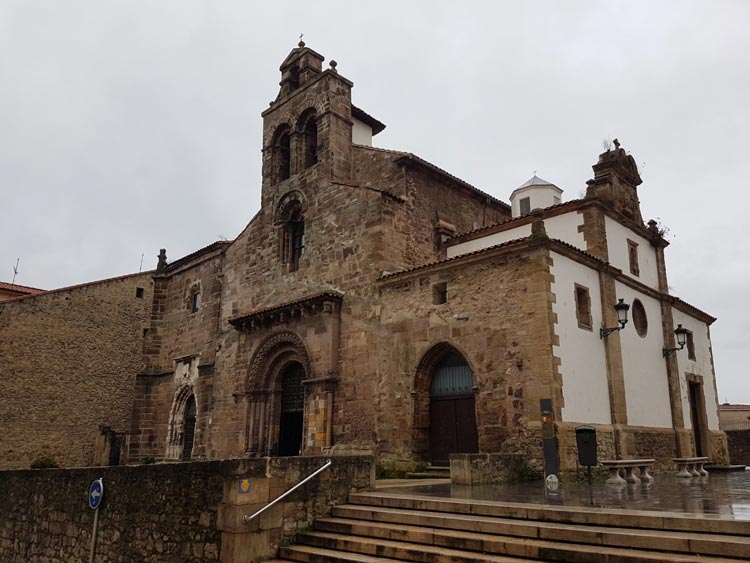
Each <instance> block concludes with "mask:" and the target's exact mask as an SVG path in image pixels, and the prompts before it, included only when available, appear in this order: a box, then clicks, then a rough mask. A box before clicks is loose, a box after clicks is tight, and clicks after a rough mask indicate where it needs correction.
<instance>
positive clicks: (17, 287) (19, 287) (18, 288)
mask: <svg viewBox="0 0 750 563" xmlns="http://www.w3.org/2000/svg"><path fill="white" fill-rule="evenodd" d="M0 288H3V289H10V290H12V291H23V290H30V291H32V292H39V291H47V290H46V289H40V288H38V287H31V286H30V285H21V284H18V283H10V282H4V281H0Z"/></svg>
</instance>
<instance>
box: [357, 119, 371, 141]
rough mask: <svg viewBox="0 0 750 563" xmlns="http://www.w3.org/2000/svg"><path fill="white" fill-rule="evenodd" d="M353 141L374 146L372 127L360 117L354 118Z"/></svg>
mask: <svg viewBox="0 0 750 563" xmlns="http://www.w3.org/2000/svg"><path fill="white" fill-rule="evenodd" d="M352 123H353V125H352V143H354V144H355V145H367V146H368V147H371V146H372V128H371V127H370V126H369V125H365V124H364V123H362V122H361V121H360V120H359V119H355V118H352Z"/></svg>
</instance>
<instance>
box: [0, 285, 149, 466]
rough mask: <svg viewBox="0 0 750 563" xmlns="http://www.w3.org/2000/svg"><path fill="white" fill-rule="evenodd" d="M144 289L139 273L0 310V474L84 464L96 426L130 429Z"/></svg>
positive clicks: (145, 307) (145, 311)
mask: <svg viewBox="0 0 750 563" xmlns="http://www.w3.org/2000/svg"><path fill="white" fill-rule="evenodd" d="M152 287H153V284H152V280H151V274H150V273H144V274H136V275H132V276H125V277H122V278H115V279H111V280H103V281H101V282H94V283H91V284H87V285H82V286H76V287H71V288H67V289H61V290H55V291H51V292H47V293H44V294H41V295H36V296H33V297H26V298H22V299H18V300H14V301H7V302H5V303H3V304H2V305H0V307H2V310H1V311H0V358H2V361H1V362H0V397H2V408H0V428H2V432H0V467H2V468H25V467H29V464H30V463H31V462H32V461H33V460H34V459H36V458H40V457H52V458H54V459H55V460H57V462H58V463H60V464H61V465H63V466H72V465H91V464H92V463H94V461H95V442H96V439H97V436H98V435H99V427H100V425H107V426H110V427H111V428H112V430H114V431H116V432H127V431H128V430H129V429H130V413H131V408H132V405H133V387H134V382H135V375H136V373H138V371H139V370H140V366H141V351H142V340H141V339H142V333H143V330H144V328H145V327H147V326H148V315H149V313H150V306H151V295H152ZM139 290H140V291H139Z"/></svg>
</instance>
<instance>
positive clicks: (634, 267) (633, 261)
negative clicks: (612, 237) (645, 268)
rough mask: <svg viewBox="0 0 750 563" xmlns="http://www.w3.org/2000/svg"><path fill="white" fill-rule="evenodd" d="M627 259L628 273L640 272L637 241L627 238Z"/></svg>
mask: <svg viewBox="0 0 750 563" xmlns="http://www.w3.org/2000/svg"><path fill="white" fill-rule="evenodd" d="M628 261H629V262H630V273H631V274H633V275H634V276H638V275H640V273H641V270H640V268H639V267H638V243H637V242H633V241H632V240H630V239H628Z"/></svg>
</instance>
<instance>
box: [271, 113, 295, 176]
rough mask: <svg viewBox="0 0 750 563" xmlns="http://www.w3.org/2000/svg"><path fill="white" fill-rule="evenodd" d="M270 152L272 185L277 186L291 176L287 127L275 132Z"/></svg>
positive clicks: (289, 136) (289, 134)
mask: <svg viewBox="0 0 750 563" xmlns="http://www.w3.org/2000/svg"><path fill="white" fill-rule="evenodd" d="M272 151H273V152H272V168H273V183H274V184H278V183H279V182H283V181H284V180H286V179H287V178H289V176H291V175H292V135H291V131H290V130H289V127H288V126H286V125H282V126H281V127H279V128H278V129H277V130H276V134H275V135H274V142H273V146H272Z"/></svg>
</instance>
